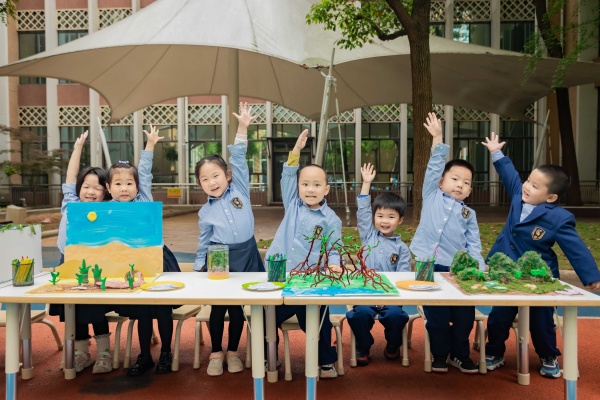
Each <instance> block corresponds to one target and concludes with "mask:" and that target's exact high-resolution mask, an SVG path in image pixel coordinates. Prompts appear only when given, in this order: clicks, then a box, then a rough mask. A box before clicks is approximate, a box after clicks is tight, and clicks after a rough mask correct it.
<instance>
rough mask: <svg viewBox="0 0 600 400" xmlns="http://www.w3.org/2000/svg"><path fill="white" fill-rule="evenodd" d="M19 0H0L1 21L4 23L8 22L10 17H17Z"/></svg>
mask: <svg viewBox="0 0 600 400" xmlns="http://www.w3.org/2000/svg"><path fill="white" fill-rule="evenodd" d="M18 1H19V0H5V2H0V21H2V23H3V24H5V25H6V24H7V23H8V19H9V18H12V19H16V18H17V2H18Z"/></svg>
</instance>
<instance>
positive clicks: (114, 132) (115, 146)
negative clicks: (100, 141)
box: [104, 125, 134, 164]
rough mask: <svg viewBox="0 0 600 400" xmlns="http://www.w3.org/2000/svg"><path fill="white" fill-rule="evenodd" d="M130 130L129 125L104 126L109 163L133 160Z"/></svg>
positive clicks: (131, 128)
mask: <svg viewBox="0 0 600 400" xmlns="http://www.w3.org/2000/svg"><path fill="white" fill-rule="evenodd" d="M132 130H133V127H132V126H131V125H127V126H107V127H104V134H105V135H106V143H107V145H108V152H109V154H110V161H111V163H113V164H114V163H116V162H117V161H119V160H129V161H133V158H134V155H133V134H132Z"/></svg>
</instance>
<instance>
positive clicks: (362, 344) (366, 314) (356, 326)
mask: <svg viewBox="0 0 600 400" xmlns="http://www.w3.org/2000/svg"><path fill="white" fill-rule="evenodd" d="M377 314H379V322H381V325H383V326H384V328H385V330H384V334H385V340H386V341H387V345H388V346H389V347H390V348H392V349H398V348H399V347H400V346H402V329H404V326H405V325H406V323H407V322H408V314H407V313H406V312H405V311H404V310H403V309H402V307H401V306H382V307H378V306H354V307H353V308H352V310H350V311H348V312H347V313H346V317H347V318H348V324H349V325H350V328H351V329H352V332H354V337H355V338H356V350H358V351H359V352H361V353H363V354H369V350H370V349H371V346H372V345H373V343H375V340H374V339H373V335H372V334H371V328H373V325H375V316H376V315H377Z"/></svg>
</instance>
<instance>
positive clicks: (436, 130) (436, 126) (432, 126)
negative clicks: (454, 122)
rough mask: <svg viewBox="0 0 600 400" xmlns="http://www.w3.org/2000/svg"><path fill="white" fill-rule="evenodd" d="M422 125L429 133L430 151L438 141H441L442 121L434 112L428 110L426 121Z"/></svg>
mask: <svg viewBox="0 0 600 400" xmlns="http://www.w3.org/2000/svg"><path fill="white" fill-rule="evenodd" d="M423 126H424V127H425V128H426V129H427V131H429V133H430V134H431V138H432V140H431V151H432V152H433V150H434V149H435V146H437V145H438V144H440V143H443V139H444V138H443V135H442V121H441V120H439V119H438V118H437V116H436V115H435V113H432V112H430V113H429V114H427V118H426V122H425V123H424V124H423Z"/></svg>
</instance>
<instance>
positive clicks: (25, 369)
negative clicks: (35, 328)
mask: <svg viewBox="0 0 600 400" xmlns="http://www.w3.org/2000/svg"><path fill="white" fill-rule="evenodd" d="M21 312H22V318H21V343H22V345H23V366H22V367H21V378H23V379H31V378H33V360H32V354H31V304H22V305H21Z"/></svg>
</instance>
